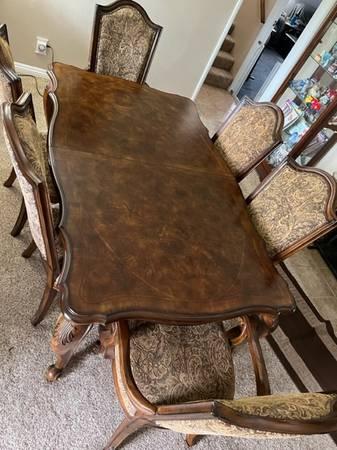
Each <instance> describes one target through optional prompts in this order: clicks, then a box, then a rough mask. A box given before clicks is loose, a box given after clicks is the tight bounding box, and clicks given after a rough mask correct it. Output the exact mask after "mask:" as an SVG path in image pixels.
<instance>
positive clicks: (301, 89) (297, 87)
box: [290, 78, 314, 97]
mask: <svg viewBox="0 0 337 450" xmlns="http://www.w3.org/2000/svg"><path fill="white" fill-rule="evenodd" d="M313 85H314V81H313V80H311V79H310V78H306V79H304V80H293V81H291V82H290V87H291V88H293V90H294V91H296V92H298V94H299V95H300V96H301V97H305V96H306V95H307V93H308V91H309V89H310V88H312V87H313Z"/></svg>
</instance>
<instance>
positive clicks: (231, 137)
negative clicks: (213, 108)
mask: <svg viewBox="0 0 337 450" xmlns="http://www.w3.org/2000/svg"><path fill="white" fill-rule="evenodd" d="M278 122H279V119H278V115H277V112H276V110H275V109H274V108H272V107H270V106H268V105H263V106H262V105H257V106H255V105H251V104H249V103H247V104H245V103H244V104H243V105H239V107H238V109H236V110H235V111H234V113H233V115H232V116H231V117H230V119H229V122H228V123H227V124H226V125H225V127H224V128H223V129H222V130H221V132H220V133H219V135H218V137H217V139H216V140H215V141H214V144H215V147H216V148H217V149H218V150H219V151H220V153H221V154H222V156H223V158H224V159H225V161H226V162H227V164H228V166H229V168H230V169H231V171H232V173H233V174H234V175H235V176H236V177H239V176H242V175H243V174H245V173H247V172H248V171H249V169H250V168H251V167H252V165H254V163H255V162H257V161H259V159H260V158H261V157H262V155H263V154H264V153H265V151H267V150H268V149H269V148H270V149H271V148H272V147H273V146H274V145H276V144H277V142H278V139H277V138H275V130H276V126H277V124H278ZM276 139H277V140H276Z"/></svg>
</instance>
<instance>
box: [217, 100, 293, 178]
mask: <svg viewBox="0 0 337 450" xmlns="http://www.w3.org/2000/svg"><path fill="white" fill-rule="evenodd" d="M246 105H250V106H254V107H256V108H260V107H268V108H271V109H272V110H273V111H274V112H275V114H276V123H275V127H274V130H273V140H274V142H273V144H272V145H270V146H269V147H267V148H265V149H263V150H262V151H261V153H260V155H259V156H258V157H256V158H255V160H254V161H252V162H251V163H250V165H249V166H248V167H247V168H246V169H245V170H243V171H241V172H240V173H239V174H238V175H237V177H236V179H237V181H241V180H242V179H243V178H245V177H246V176H247V175H248V174H249V172H251V171H252V170H253V169H255V167H257V166H258V165H259V164H260V163H261V161H263V160H264V159H265V158H266V157H267V156H268V155H269V154H270V153H271V152H272V151H273V150H274V149H275V148H276V147H277V146H278V145H280V144H281V143H282V141H283V139H282V130H283V125H284V116H283V112H282V110H281V109H280V108H279V107H278V106H277V105H275V104H274V103H271V102H254V101H253V100H251V99H250V98H249V97H246V96H245V97H243V98H242V100H241V101H240V103H239V104H238V105H237V106H236V107H235V108H234V109H233V110H232V111H231V112H230V114H229V115H228V116H227V117H226V118H225V121H224V122H223V123H222V125H221V126H220V128H219V130H218V131H217V132H216V133H215V134H214V136H213V137H212V141H213V142H215V141H216V140H217V139H218V138H219V137H220V136H221V134H222V132H223V131H224V130H225V129H226V127H227V125H228V124H229V123H230V122H231V121H232V120H233V119H234V118H235V116H236V114H237V113H238V112H239V111H240V109H241V108H243V107H244V106H246Z"/></svg>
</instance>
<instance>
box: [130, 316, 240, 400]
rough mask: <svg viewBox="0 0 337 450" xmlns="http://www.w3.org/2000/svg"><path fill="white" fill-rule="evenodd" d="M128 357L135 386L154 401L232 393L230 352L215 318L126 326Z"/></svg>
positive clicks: (224, 395)
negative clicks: (209, 321)
mask: <svg viewBox="0 0 337 450" xmlns="http://www.w3.org/2000/svg"><path fill="white" fill-rule="evenodd" d="M130 361H131V369H132V374H133V377H134V381H135V383H136V385H137V387H138V389H139V390H140V392H141V393H142V394H143V395H144V397H145V398H146V399H147V400H149V401H150V402H151V403H153V404H155V405H164V404H174V403H183V402H189V401H197V400H199V401H200V400H207V399H212V398H225V399H232V398H233V396H234V387H235V386H234V384H235V383H234V370H233V361H232V355H231V351H230V347H229V343H228V340H227V337H226V334H225V332H224V330H223V327H222V324H221V323H215V324H205V325H196V326H169V325H158V324H151V323H145V324H144V323H142V324H140V325H139V326H138V327H137V328H135V329H133V330H131V336H130Z"/></svg>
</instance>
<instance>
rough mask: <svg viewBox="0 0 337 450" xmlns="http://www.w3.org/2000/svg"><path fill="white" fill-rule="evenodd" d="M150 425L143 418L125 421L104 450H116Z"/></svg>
mask: <svg viewBox="0 0 337 450" xmlns="http://www.w3.org/2000/svg"><path fill="white" fill-rule="evenodd" d="M148 425H149V422H148V421H147V420H144V419H141V418H132V419H129V418H126V419H124V420H123V422H122V423H121V424H120V425H119V426H118V428H117V430H116V431H115V432H114V434H113V435H112V436H111V438H110V440H109V442H108V443H107V444H106V446H105V447H104V450H112V449H116V448H117V447H118V446H119V445H121V444H122V442H123V441H125V439H127V438H128V437H129V436H131V434H133V433H135V432H136V431H138V430H140V429H141V428H143V427H145V426H148Z"/></svg>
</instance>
